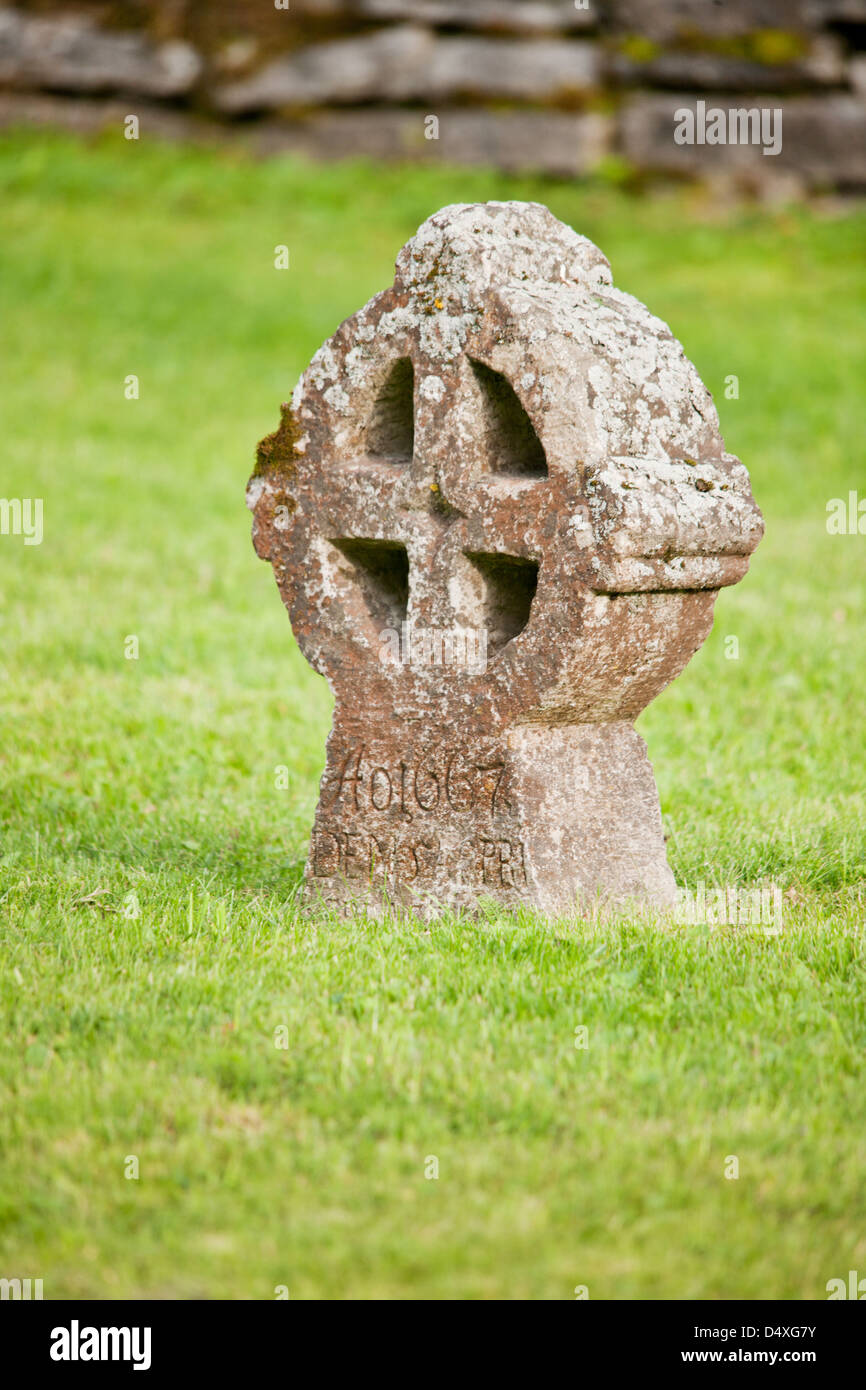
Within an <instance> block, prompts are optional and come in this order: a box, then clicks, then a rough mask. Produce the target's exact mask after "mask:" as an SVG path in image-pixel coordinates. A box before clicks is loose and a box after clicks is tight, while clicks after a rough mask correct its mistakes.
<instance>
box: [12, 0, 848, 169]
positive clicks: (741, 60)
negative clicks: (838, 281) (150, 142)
mask: <svg viewBox="0 0 866 1390" xmlns="http://www.w3.org/2000/svg"><path fill="white" fill-rule="evenodd" d="M731 111H748V112H753V111H754V112H757V113H759V114H758V121H757V124H754V123H753V118H752V117H751V116H750V117H749V118H748V120H747V121H745V122H738V119H735V120H734V121H733V122H732V121H731V120H730V119H729V117H728V113H729V112H731ZM683 112H691V113H693V115H694V122H693V124H692V126H689V123H688V121H687V120H684V118H683ZM719 112H721V113H723V119H721V120H720V118H719V115H718V113H719ZM779 112H781V123H779V119H778V115H777V114H776V113H779ZM127 113H134V114H137V115H138V116H139V121H140V126H141V130H142V133H144V132H145V131H147V130H148V129H150V130H153V131H156V132H158V133H161V134H167V135H171V134H175V133H177V134H179V135H190V134H191V135H198V136H200V137H202V138H206V139H218V140H225V139H226V138H229V139H234V138H237V139H242V140H244V141H246V142H251V143H252V144H253V145H254V146H255V147H257V148H260V149H262V150H276V149H298V150H301V151H303V152H305V153H309V154H311V155H314V156H321V157H340V156H347V155H359V154H362V155H370V156H376V157H386V158H410V159H413V160H421V159H430V160H444V161H447V162H451V163H470V164H477V163H484V164H493V165H496V166H499V167H500V168H505V169H512V170H525V169H533V170H540V171H543V172H547V173H551V174H556V175H564V176H570V175H576V174H582V173H585V172H590V171H591V170H593V169H594V168H598V167H599V166H601V167H602V168H603V169H606V170H607V171H608V173H609V174H610V175H611V176H614V177H622V178H631V179H633V180H636V181H641V180H644V179H649V178H658V177H668V178H695V177H698V178H703V179H707V180H710V181H712V180H721V181H722V182H725V181H726V180H727V181H729V182H733V183H735V184H736V185H737V186H742V187H743V188H745V189H748V190H751V191H756V192H765V191H767V190H771V191H772V190H774V189H778V190H781V191H783V192H784V193H785V194H788V193H797V192H801V191H810V190H822V189H839V190H843V191H858V192H859V191H863V190H866V0H414V3H413V0H113V2H112V0H105V3H100V2H99V0H92V2H91V0H82V3H80V4H61V3H57V0H30V3H22V4H19V5H18V6H16V7H14V8H0V123H2V124H5V125H9V124H12V123H16V122H19V121H30V122H32V121H36V122H44V123H49V124H50V123H57V124H62V125H65V126H72V127H74V128H81V129H94V128H98V127H99V126H100V125H103V124H106V123H110V122H112V121H115V120H122V119H123V116H124V115H125V114H127ZM761 120H763V121H764V125H763V126H762V125H761ZM777 128H778V131H779V135H780V139H779V140H776V138H775V132H776V129H777ZM678 129H679V132H680V137H681V138H680V140H678V139H677V138H675V132H676V131H677V130H678ZM689 130H691V133H692V138H691V141H690V140H689V139H688V138H687V135H688V131H689ZM771 131H772V136H773V138H772V140H771V139H770V133H771ZM720 132H721V134H722V135H724V141H723V142H721V136H720ZM702 135H703V137H704V138H703V140H702V139H701V136H702ZM735 137H736V138H735ZM777 145H778V149H777V150H776V149H775V147H776V146H777ZM768 146H771V147H772V148H773V149H774V151H775V152H770V153H767V152H765V150H766V149H767V147H768Z"/></svg>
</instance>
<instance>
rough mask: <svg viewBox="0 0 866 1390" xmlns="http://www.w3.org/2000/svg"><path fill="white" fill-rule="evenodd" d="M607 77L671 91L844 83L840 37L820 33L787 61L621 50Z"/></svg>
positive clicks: (705, 52)
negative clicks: (636, 54)
mask: <svg viewBox="0 0 866 1390" xmlns="http://www.w3.org/2000/svg"><path fill="white" fill-rule="evenodd" d="M607 75H608V77H609V78H611V79H613V80H614V81H615V82H618V83H621V84H626V85H630V86H638V85H639V86H642V87H665V88H669V89H672V90H674V91H687V90H689V89H691V90H693V91H698V92H700V91H704V92H795V91H804V90H809V89H814V88H818V89H820V88H823V87H834V86H842V85H843V84H844V83H845V81H846V68H845V56H844V48H843V45H842V43H841V42H840V40H839V39H838V38H836V36H835V35H833V34H818V35H816V36H815V37H814V38H813V39H812V40H810V42H809V45H808V48H807V50H806V51H805V53H804V54H803V56H802V57H799V58H797V59H795V60H794V61H791V62H780V63H762V62H756V61H753V60H750V59H747V58H739V57H734V56H731V55H729V54H723V53H714V52H711V51H708V50H706V49H704V50H700V49H670V50H668V51H667V52H660V53H658V54H654V55H653V56H652V57H650V58H647V59H644V60H639V59H636V58H633V57H630V56H629V55H628V54H627V53H622V52H619V53H612V54H611V56H610V58H609V60H608V64H607Z"/></svg>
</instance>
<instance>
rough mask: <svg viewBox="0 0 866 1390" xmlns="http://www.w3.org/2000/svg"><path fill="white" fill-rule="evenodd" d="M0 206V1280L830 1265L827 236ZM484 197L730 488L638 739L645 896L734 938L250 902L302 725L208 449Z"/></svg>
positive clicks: (553, 1279)
mask: <svg viewBox="0 0 866 1390" xmlns="http://www.w3.org/2000/svg"><path fill="white" fill-rule="evenodd" d="M0 190H2V191H0V224H2V235H0V246H2V251H0V314H2V321H3V322H4V324H5V325H7V333H6V334H5V335H4V338H5V341H4V344H3V353H4V362H3V373H4V375H3V380H4V386H5V390H4V404H3V411H4V427H3V437H4V455H5V457H4V468H3V479H2V488H0V491H2V492H3V494H4V495H5V496H9V497H15V496H20V497H32V496H39V497H42V498H43V499H44V508H45V513H44V515H45V522H44V525H45V538H44V541H43V543H42V545H40V546H24V545H23V541H22V538H21V537H14V536H0V620H2V626H0V632H2V646H0V670H2V681H3V700H2V713H0V719H2V725H0V826H2V842H0V931H2V945H3V951H2V956H0V1001H2V1010H3V1024H2V1026H3V1033H4V1037H5V1040H6V1045H5V1047H4V1049H3V1052H2V1056H0V1088H2V1102H0V1146H2V1165H0V1232H2V1235H0V1275H3V1276H6V1277H12V1276H14V1275H19V1276H21V1277H27V1276H30V1277H34V1278H36V1277H42V1278H43V1279H44V1286H45V1296H46V1297H47V1298H52V1297H72V1298H88V1297H90V1298H127V1297H135V1296H144V1297H169V1298H195V1297H202V1298H203V1297H207V1298H265V1299H267V1298H272V1297H273V1296H274V1290H275V1287H277V1286H286V1287H287V1288H288V1289H289V1291H290V1294H291V1296H292V1297H293V1298H304V1297H329V1298H344V1297H346V1298H372V1297H395V1298H400V1297H409V1298H422V1297H430V1298H449V1297H461V1298H521V1297H529V1298H572V1297H574V1290H575V1287H576V1286H578V1285H586V1286H587V1287H588V1289H589V1294H590V1297H591V1298H636V1297H647V1298H665V1297H666V1298H724V1297H745V1298H756V1299H761V1298H773V1297H781V1298H792V1299H799V1298H822V1297H825V1296H826V1295H825V1285H826V1282H827V1280H829V1279H831V1278H833V1277H836V1276H840V1275H841V1276H845V1275H846V1273H847V1271H848V1270H849V1269H851V1268H856V1269H859V1270H860V1271H861V1273H866V1200H864V1189H863V1182H862V1170H863V1162H864V1137H863V1136H864V1134H866V1087H864V1085H863V1060H862V1059H863V1055H864V1047H866V1009H864V1002H863V1001H864V986H866V955H864V850H866V830H864V811H863V808H864V791H866V759H864V756H863V732H862V707H863V701H862V661H863V650H864V635H866V614H864V599H866V586H864V547H866V538H864V537H860V536H842V537H832V536H829V535H828V534H827V531H826V526H825V519H826V510H825V508H826V503H827V501H828V499H830V498H832V497H836V496H847V494H848V491H849V490H850V489H852V488H857V487H858V486H859V487H860V490H861V493H863V492H864V491H866V489H864V478H863V466H862V420H861V409H862V383H863V380H864V377H866V334H864V332H863V321H864V309H866V263H864V255H863V247H864V245H866V237H864V232H866V215H864V213H863V212H862V211H859V212H858V211H853V212H850V213H848V214H846V215H844V216H833V217H830V216H824V215H820V214H819V213H818V212H817V211H808V210H780V211H775V212H768V211H760V210H754V209H751V210H750V209H747V208H740V209H735V210H733V211H731V212H729V213H728V214H726V215H724V216H719V215H715V214H713V213H712V211H711V210H710V209H708V208H707V207H705V206H704V205H703V204H702V203H701V201H700V199H699V198H696V197H692V196H690V195H686V194H677V195H675V196H674V195H671V196H666V197H658V198H654V199H651V200H646V201H643V202H638V201H631V200H630V199H629V198H628V197H627V196H626V195H625V194H623V193H621V192H619V191H617V190H616V189H614V188H606V187H603V186H590V185H587V186H578V185H567V184H562V183H550V182H542V181H533V180H529V179H521V180H518V179H513V178H506V177H504V176H500V175H495V174H492V173H485V172H477V171H476V172H468V171H458V170H451V171H449V170H442V169H437V170H430V169H412V168H403V169H386V168H376V167H373V166H366V165H362V164H349V165H335V166H331V167H327V168H321V169H317V168H312V167H310V166H307V165H304V164H301V163H297V162H293V161H290V160H276V161H273V162H270V163H267V164H254V163H251V162H247V161H246V160H244V159H243V158H240V157H229V156H227V155H221V154H218V153H213V152H201V151H193V150H184V149H171V148H161V147H159V146H155V145H153V144H151V143H149V142H147V141H146V140H142V141H141V142H140V143H139V144H138V145H127V144H126V143H125V142H124V141H122V140H121V139H120V138H119V137H118V138H116V139H115V138H108V137H106V138H105V139H103V140H102V141H100V142H97V143H95V144H90V145H85V144H80V143H76V142H75V141H73V140H71V139H67V138H63V137H59V136H46V135H38V136H37V135H25V134H18V135H13V136H7V137H6V138H5V139H4V140H3V142H2V146H0ZM491 197H516V198H536V199H539V200H541V201H544V202H547V203H548V204H549V205H550V206H551V208H552V209H553V211H554V212H555V213H556V214H557V215H558V216H560V217H562V218H563V219H564V220H566V221H567V222H569V223H571V224H572V225H573V226H575V227H576V228H577V229H578V230H580V231H582V232H585V233H586V234H587V235H589V236H590V237H592V238H593V240H596V241H597V242H598V243H599V244H600V245H601V246H602V247H603V248H604V249H605V251H606V252H607V254H608V255H609V256H610V259H611V261H612V263H613V268H614V273H615V276H616V281H617V283H618V284H619V285H620V286H622V287H623V288H625V289H628V290H630V291H631V292H633V293H635V294H637V295H638V296H639V297H640V298H641V299H644V300H645V301H646V302H647V303H648V304H649V305H650V307H651V309H652V310H653V311H654V312H656V313H658V314H659V315H660V316H661V317H663V318H665V319H666V320H667V321H668V322H670V323H671V325H672V327H673V329H674V332H675V333H676V334H677V335H678V336H679V337H680V338H681V340H682V341H683V342H684V344H685V346H686V350H687V352H688V354H689V356H690V357H691V358H692V359H693V360H694V362H695V363H696V365H697V367H698V370H699V371H700V372H701V374H702V376H703V377H704V379H705V380H706V381H707V384H708V385H709V386H710V388H711V389H712V390H713V392H714V394H715V396H716V400H717V404H718V406H719V411H720V414H721V417H722V424H723V429H724V432H725V435H726V439H727V442H728V446H729V448H731V449H732V450H733V451H735V452H737V453H739V454H740V455H741V457H742V458H743V459H744V461H745V462H746V463H747V465H748V467H749V469H750V472H751V474H752V479H753V486H754V491H755V494H756V496H757V498H758V501H759V503H760V504H761V506H762V508H763V510H764V513H765V516H766V519H767V528H768V529H767V535H766V538H765V540H764V542H763V543H762V545H761V547H760V549H759V550H758V552H757V555H756V556H755V559H754V561H753V565H752V570H751V572H750V574H749V576H748V577H747V579H746V580H745V581H744V582H743V583H742V584H741V585H739V586H738V587H737V588H735V589H733V590H727V591H725V592H723V593H722V595H721V597H720V599H719V602H718V605H717V610H716V611H717V621H716V626H715V629H714V631H713V634H712V635H711V637H710V639H709V640H708V642H707V643H706V645H705V647H704V648H703V649H702V651H701V652H700V653H699V654H698V656H697V657H696V658H695V659H694V660H693V661H692V663H691V664H690V666H689V667H688V668H687V670H686V671H685V672H684V674H683V675H682V676H681V677H680V678H679V680H677V681H676V682H675V683H674V685H673V686H672V687H671V688H670V689H669V690H668V691H667V692H665V693H664V695H663V696H662V697H661V698H660V699H659V700H657V701H656V702H655V704H654V705H652V706H651V708H650V709H649V710H648V711H647V713H646V714H645V715H644V716H643V717H642V719H641V721H640V725H639V727H640V729H641V731H642V732H643V734H644V736H645V737H646V739H647V741H648V744H649V750H650V755H651V757H652V759H653V762H654V765H655V768H656V774H657V779H658V783H659V788H660V792H661V798H662V806H663V811H664V814H665V820H666V825H667V828H668V831H669V835H670V839H669V855H670V859H671V863H672V867H673V869H674V872H675V874H676V875H677V878H678V880H679V881H680V882H682V883H686V884H689V885H692V886H694V885H695V884H697V883H698V882H704V883H706V884H707V885H710V884H724V885H735V884H741V885H753V884H759V883H768V882H771V881H772V882H773V883H777V884H779V885H780V886H781V887H782V888H783V891H784V893H785V898H784V902H785V919H784V929H783V931H782V933H781V934H780V935H779V936H776V937H768V936H765V935H763V934H762V933H761V932H760V931H758V930H755V929H749V928H719V929H715V930H711V929H709V928H701V927H698V928H688V927H677V928H674V929H671V928H670V927H664V926H662V925H660V924H658V923H653V922H652V921H649V920H647V921H630V920H627V919H621V920H616V921H612V922H609V923H607V924H606V925H600V924H583V925H581V924H579V923H574V922H560V923H552V922H544V921H540V920H534V919H531V918H529V917H526V918H524V917H521V916H520V915H514V916H509V915H505V914H495V913H490V914H489V915H488V916H487V917H486V918H484V919H482V920H481V921H478V922H468V921H461V920H457V919H455V918H454V917H451V916H448V915H445V916H443V917H442V918H441V919H440V920H438V921H436V922H434V923H432V924H431V925H430V926H429V927H428V928H422V927H420V926H418V925H417V924H413V923H411V922H390V923H386V924H385V925H375V924H373V923H369V922H366V921H363V920H361V921H356V922H351V923H345V924H341V923H338V922H335V921H330V920H328V919H326V918H314V917H309V916H305V915H304V914H302V913H301V912H299V910H298V909H297V907H296V905H295V893H296V889H297V885H298V883H299V879H300V874H301V870H302V865H303V859H304V854H305V850H306V839H307V835H308V831H309V826H310V823H311V819H312V813H313V808H314V805H315V798H316V792H317V779H318V775H319V772H320V769H321V766H322V762H323V746H324V739H325V736H326V733H327V729H328V726H329V719H330V703H329V696H328V694H327V690H326V688H325V686H324V683H323V682H322V681H321V680H320V679H319V678H318V677H316V676H315V675H314V674H313V673H312V672H311V671H310V670H309V668H308V667H307V666H306V665H305V663H304V661H303V660H302V658H301V657H300V655H299V653H298V651H297V649H296V648H295V646H294V644H293V641H292V639H291V634H290V630H289V627H288V623H287V620H286V617H285V612H284V610H283V608H282V605H281V603H280V601H279V598H278V595H277V592H276V587H275V585H274V582H273V577H272V574H271V571H270V569H269V568H268V567H266V566H264V565H262V564H261V562H259V561H258V560H257V559H256V558H255V555H254V553H253V551H252V547H251V545H250V541H249V527H248V520H249V518H248V515H247V513H246V512H245V510H244V507H243V487H244V483H245V481H246V478H247V476H248V474H249V472H250V471H251V468H252V459H253V446H254V444H255V442H256V441H257V440H258V439H259V438H260V437H261V436H262V435H264V434H265V433H267V432H268V431H269V430H271V429H273V428H274V427H275V425H276V423H277V415H278V404H279V402H280V401H281V400H285V399H287V397H288V395H289V394H290V391H291V387H292V385H293V383H294V380H295V379H296V377H297V375H298V374H299V372H300V371H301V370H302V369H303V367H304V366H305V364H306V362H307V360H308V359H309V357H310V355H311V354H312V352H313V351H314V349H315V348H316V347H317V346H318V345H319V343H320V342H321V341H322V340H323V339H324V338H326V337H327V336H328V335H329V334H330V333H331V332H332V331H333V329H334V327H335V326H336V324H337V323H338V322H339V321H340V320H341V319H342V318H343V317H345V316H346V315H347V314H348V313H350V312H352V311H353V310H354V309H355V308H356V307H358V306H359V305H360V304H361V303H363V301H364V300H365V299H366V298H367V297H368V296H369V295H370V294H371V293H373V292H374V291H375V290H377V289H379V288H381V287H382V286H383V285H385V284H387V283H388V282H389V280H390V274H391V267H392V262H393V258H394V255H395V254H396V252H397V250H398V248H399V247H400V245H401V244H402V243H403V241H404V240H405V239H406V238H407V236H409V235H410V234H411V233H412V231H413V230H414V229H415V227H416V226H417V225H418V223H419V222H421V221H422V220H423V218H424V217H426V216H427V215H428V214H429V213H430V212H431V211H433V210H435V209H436V208H437V207H439V206H441V205H442V204H444V203H447V202H453V201H468V200H475V199H484V198H491ZM281 243H285V244H287V245H288V246H289V247H290V254H291V268H290V270H289V271H287V272H279V271H276V270H275V269H274V247H275V246H276V245H279V244H281ZM10 329H11V330H12V331H9V330H10ZM130 374H135V375H137V376H138V378H139V382H140V396H139V399H138V400H127V399H125V397H124V380H125V378H126V377H127V376H128V375H130ZM730 374H735V375H736V376H737V377H738V379H739V398H738V399H730V400H729V399H726V398H725V394H724V390H725V379H726V377H728V376H729V375H730ZM130 636H135V637H137V639H138V659H137V660H134V659H129V660H128V659H126V658H125V656H124V650H125V645H126V643H127V639H128V638H129V637H130ZM730 636H736V637H737V639H738V642H739V657H738V659H736V660H731V659H728V658H727V657H726V640H725V639H726V638H727V637H730ZM729 646H730V644H727V648H728V649H729ZM279 764H284V765H286V766H288V768H289V770H290V778H289V787H288V789H287V790H278V789H277V787H276V786H275V767H276V766H277V765H279ZM580 1026H583V1027H585V1028H586V1029H587V1030H588V1034H587V1040H588V1046H587V1047H586V1048H578V1047H576V1046H575V1041H576V1038H575V1029H576V1028H577V1027H580ZM281 1029H282V1030H285V1031H284V1032H280V1031H278V1030H281ZM283 1041H285V1042H286V1043H287V1046H285V1047H283V1046H278V1045H277V1044H278V1043H281V1042H283ZM731 1156H735V1157H736V1158H737V1159H738V1163H739V1178H738V1179H736V1180H732V1179H727V1178H726V1177H725V1171H726V1168H727V1169H728V1171H730V1169H731V1164H730V1157H731ZM133 1157H134V1158H136V1159H137V1161H138V1172H139V1176H138V1178H137V1179H135V1178H131V1177H126V1176H125V1173H126V1172H131V1171H132V1170H133V1168H134V1165H133V1164H131V1163H130V1161H129V1160H130V1159H131V1158H133ZM433 1157H435V1158H436V1159H437V1160H438V1165H439V1177H438V1180H432V1179H429V1180H428V1178H426V1177H425V1168H426V1169H427V1171H430V1170H431V1168H432V1164H431V1163H430V1162H429V1160H430V1159H432V1158H433Z"/></svg>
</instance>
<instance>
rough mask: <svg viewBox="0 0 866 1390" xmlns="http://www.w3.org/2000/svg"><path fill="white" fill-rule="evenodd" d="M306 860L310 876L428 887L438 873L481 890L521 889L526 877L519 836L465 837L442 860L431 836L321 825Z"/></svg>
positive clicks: (436, 841) (317, 828) (437, 845)
mask: <svg viewBox="0 0 866 1390" xmlns="http://www.w3.org/2000/svg"><path fill="white" fill-rule="evenodd" d="M310 863H311V869H312V874H313V876H314V877H315V878H319V879H327V878H340V879H347V880H355V881H362V880H363V881H364V882H367V883H370V884H378V885H379V886H382V885H385V884H389V883H391V884H410V885H413V886H417V887H424V886H428V887H432V886H434V885H435V884H436V883H437V881H438V879H439V878H440V877H441V876H442V875H445V876H446V877H447V878H448V880H449V881H450V882H454V883H463V884H470V885H471V886H472V887H474V888H477V889H479V890H482V891H483V889H485V888H489V889H502V888H505V889H508V888H522V887H525V886H526V882H527V879H526V853H525V849H524V846H523V843H522V841H520V840H510V839H508V840H505V839H492V838H490V839H488V838H487V837H485V836H481V837H478V838H476V839H473V840H470V841H468V842H467V843H466V845H465V846H463V847H461V849H460V850H459V851H458V852H457V858H456V860H455V861H454V862H448V861H446V858H445V855H444V852H443V848H442V844H441V841H440V839H439V837H438V836H436V835H424V836H414V835H411V834H410V835H399V834H396V835H392V834H388V833H382V832H374V831H371V830H368V829H365V828H363V827H360V828H359V829H357V830H346V829H344V828H342V827H338V826H335V825H327V824H325V825H320V826H317V827H316V829H315V831H314V832H313V845H312V855H311V859H310Z"/></svg>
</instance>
